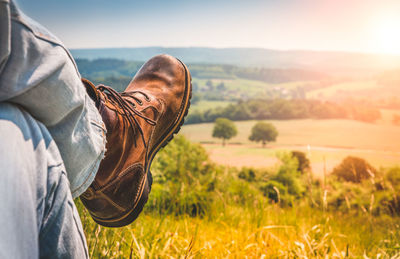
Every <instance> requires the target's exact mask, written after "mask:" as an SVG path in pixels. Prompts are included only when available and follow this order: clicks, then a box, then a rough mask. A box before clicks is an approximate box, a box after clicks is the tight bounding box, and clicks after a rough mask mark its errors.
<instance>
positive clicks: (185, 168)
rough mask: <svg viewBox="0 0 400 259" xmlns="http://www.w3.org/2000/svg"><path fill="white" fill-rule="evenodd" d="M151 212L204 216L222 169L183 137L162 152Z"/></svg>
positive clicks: (157, 162) (157, 163) (155, 171)
mask: <svg viewBox="0 0 400 259" xmlns="http://www.w3.org/2000/svg"><path fill="white" fill-rule="evenodd" d="M151 170H152V172H153V175H154V184H153V188H152V194H151V195H150V200H149V206H147V209H148V210H156V211H159V212H160V213H174V214H177V215H180V214H188V215H191V216H196V215H204V214H205V213H206V212H207V211H208V210H209V209H210V206H211V201H212V197H211V196H212V192H213V190H214V188H215V185H216V182H217V180H216V174H217V171H218V168H217V167H216V166H215V165H214V164H212V163H211V162H210V161H209V159H208V155H207V153H206V151H205V150H204V148H203V147H201V146H200V145H198V144H192V143H190V142H189V141H188V140H186V139H185V138H184V137H183V136H176V137H175V139H174V140H173V141H171V142H170V143H169V144H168V146H166V147H165V148H164V149H163V150H162V151H160V152H159V154H158V155H157V157H156V159H155V161H154V162H153V165H152V168H151Z"/></svg>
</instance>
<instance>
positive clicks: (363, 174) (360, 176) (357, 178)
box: [332, 156, 377, 183]
mask: <svg viewBox="0 0 400 259" xmlns="http://www.w3.org/2000/svg"><path fill="white" fill-rule="evenodd" d="M376 173H377V171H376V169H375V168H374V167H372V166H371V165H370V164H368V162H367V161H365V160H364V159H362V158H359V157H354V156H348V157H346V158H345V159H343V161H342V163H341V164H340V165H338V166H337V167H335V168H334V169H333V172H332V174H333V175H336V176H337V177H338V178H339V179H342V180H345V181H347V182H354V183H359V182H361V181H362V180H364V179H368V178H371V177H375V175H376Z"/></svg>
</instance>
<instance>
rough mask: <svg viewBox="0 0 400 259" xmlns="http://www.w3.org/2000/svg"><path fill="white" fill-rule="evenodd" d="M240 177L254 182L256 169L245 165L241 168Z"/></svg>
mask: <svg viewBox="0 0 400 259" xmlns="http://www.w3.org/2000/svg"><path fill="white" fill-rule="evenodd" d="M238 177H239V178H240V179H243V180H246V181H248V182H253V181H254V180H255V179H256V170H255V169H254V168H251V167H244V168H242V169H241V170H240V172H239V174H238Z"/></svg>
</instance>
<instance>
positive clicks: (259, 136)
mask: <svg viewBox="0 0 400 259" xmlns="http://www.w3.org/2000/svg"><path fill="white" fill-rule="evenodd" d="M277 136H278V130H277V129H276V128H275V126H274V125H272V124H271V123H266V122H257V124H256V125H254V126H253V128H252V129H251V135H250V136H249V140H250V141H255V142H260V141H261V143H262V146H263V147H264V146H265V144H266V143H267V142H271V141H275V140H276V137H277Z"/></svg>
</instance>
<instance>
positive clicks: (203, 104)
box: [190, 100, 233, 112]
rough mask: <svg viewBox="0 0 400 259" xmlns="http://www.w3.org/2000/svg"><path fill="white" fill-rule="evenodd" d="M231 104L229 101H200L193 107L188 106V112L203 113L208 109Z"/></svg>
mask: <svg viewBox="0 0 400 259" xmlns="http://www.w3.org/2000/svg"><path fill="white" fill-rule="evenodd" d="M231 103H233V102H230V101H206V100H201V101H199V102H197V103H196V104H194V105H191V106H190V111H191V112H193V111H201V112H202V111H205V110H208V109H215V108H223V107H225V106H227V105H229V104H231Z"/></svg>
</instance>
